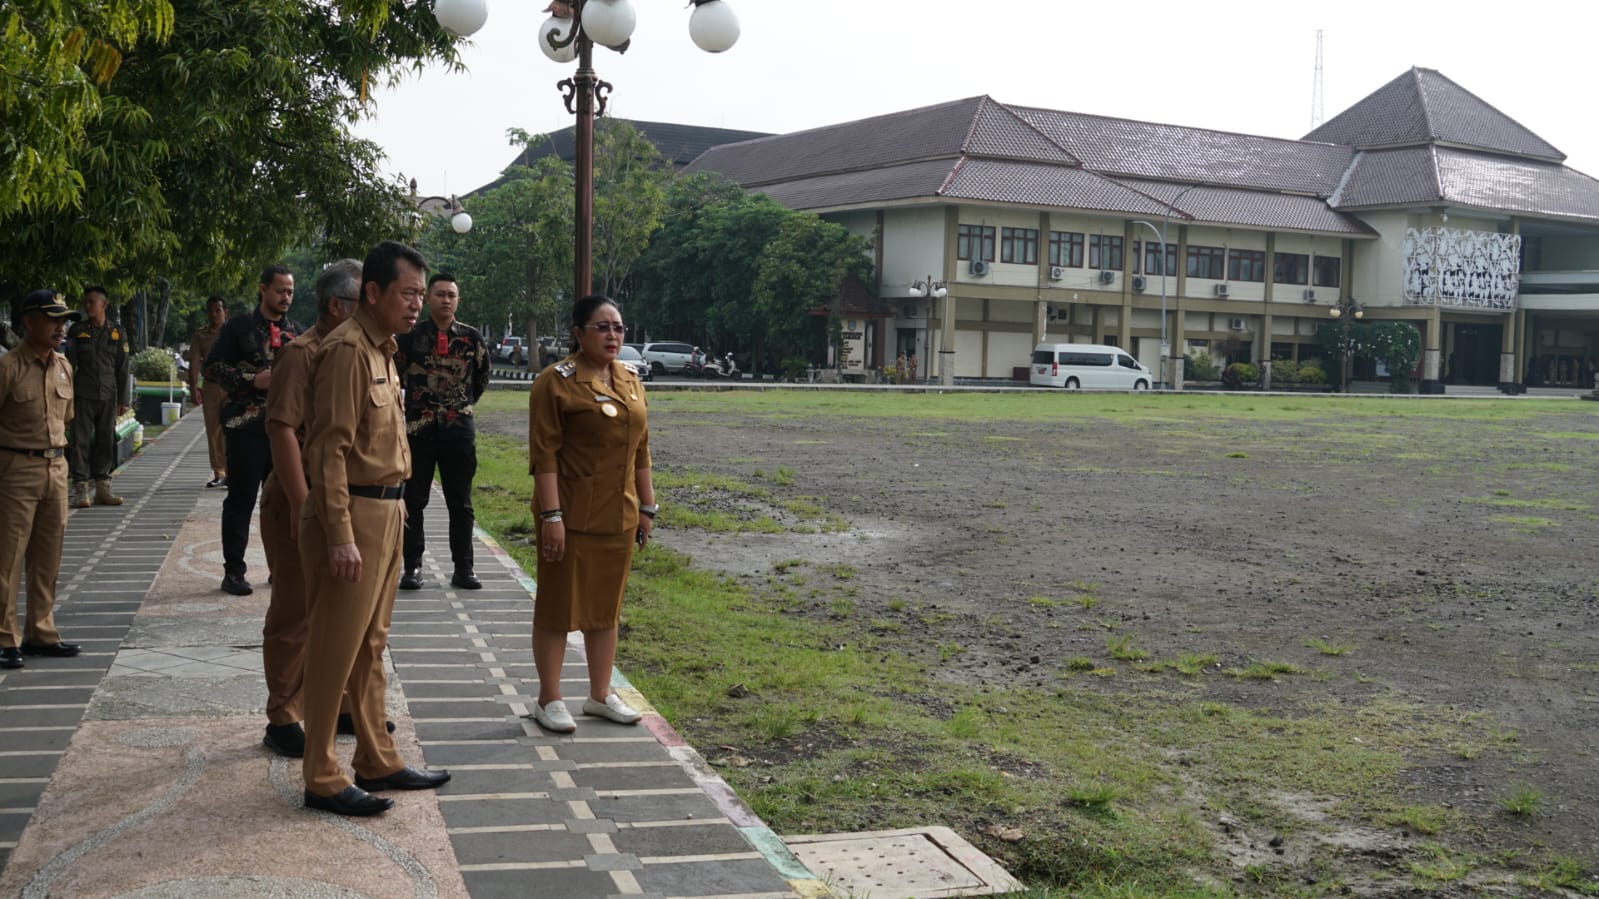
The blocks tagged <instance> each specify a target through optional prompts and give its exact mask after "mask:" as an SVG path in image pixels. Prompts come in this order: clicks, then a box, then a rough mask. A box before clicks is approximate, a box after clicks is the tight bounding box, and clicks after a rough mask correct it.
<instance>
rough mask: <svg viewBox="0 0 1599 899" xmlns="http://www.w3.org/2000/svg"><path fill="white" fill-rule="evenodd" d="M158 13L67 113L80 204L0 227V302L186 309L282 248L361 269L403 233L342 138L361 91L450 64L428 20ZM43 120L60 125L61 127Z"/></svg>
mask: <svg viewBox="0 0 1599 899" xmlns="http://www.w3.org/2000/svg"><path fill="white" fill-rule="evenodd" d="M55 5H56V6H60V7H62V8H66V7H68V6H85V7H91V6H105V5H106V4H78V5H72V4H55ZM112 5H117V4H112ZM120 5H122V6H125V7H137V6H146V5H149V4H148V0H147V2H146V3H144V4H140V3H134V2H132V0H127V2H123V3H121V4H120ZM162 5H163V6H165V7H166V8H167V9H169V10H170V13H169V14H170V16H171V27H170V29H169V31H167V32H162V31H160V30H159V29H154V28H152V29H146V30H142V31H140V32H139V33H138V34H137V36H136V39H135V40H133V41H132V42H131V44H130V45H129V46H126V47H125V48H124V49H123V51H122V53H121V56H120V60H119V63H120V64H119V65H118V67H117V69H116V71H115V76H114V77H111V78H109V79H107V80H106V81H105V82H104V83H102V84H100V85H99V86H98V87H97V89H96V97H95V103H94V104H92V105H93V106H94V109H93V111H92V113H83V116H82V119H83V120H82V133H83V137H82V139H81V140H79V141H77V142H76V143H74V144H72V145H71V146H69V147H68V148H67V149H66V151H65V165H66V167H67V169H68V170H69V172H70V175H71V178H75V179H76V180H77V183H78V184H79V185H80V186H81V187H80V189H79V190H77V192H76V193H75V194H74V195H73V196H72V197H71V199H70V200H68V201H65V202H57V203H56V204H55V205H54V206H48V207H47V206H46V205H42V204H41V203H39V202H35V203H32V204H29V205H19V206H18V207H17V208H16V209H14V210H13V211H12V212H10V213H9V214H7V213H4V212H0V224H3V225H4V227H5V229H6V233H7V234H8V235H9V236H10V238H11V239H10V240H8V242H7V244H6V245H5V247H4V249H0V272H3V273H4V275H3V278H4V283H0V292H3V293H6V294H10V295H12V296H15V295H16V294H18V293H20V292H22V291H25V290H26V289H28V288H29V287H32V286H37V285H39V284H48V285H51V286H54V287H57V288H60V289H66V290H68V291H71V292H76V291H77V290H79V289H81V287H82V286H83V285H84V284H85V283H89V282H100V283H105V284H107V285H108V286H109V287H111V289H112V291H113V293H121V294H124V295H125V294H130V293H132V292H134V291H136V290H140V289H145V288H148V287H150V286H151V285H154V284H155V283H156V282H157V281H158V280H159V279H166V280H167V281H169V282H170V283H171V285H172V287H173V295H174V296H176V297H180V298H184V299H185V300H187V301H188V302H190V303H197V302H198V300H199V298H200V297H203V296H204V295H205V294H207V293H210V292H215V291H221V292H225V293H230V294H232V295H238V294H243V293H245V292H246V291H247V290H248V286H249V284H250V283H251V281H252V280H253V278H252V277H251V276H253V275H254V274H255V272H257V271H259V269H260V268H261V266H263V265H265V264H267V263H270V262H274V261H277V260H278V258H279V257H280V256H281V254H283V253H284V252H285V250H286V249H287V248H288V247H290V246H293V245H296V244H303V245H306V246H309V247H312V248H313V249H315V250H316V251H317V252H318V253H320V254H321V255H323V256H326V257H333V256H342V255H356V256H359V255H361V253H362V252H364V250H365V248H366V247H367V246H369V245H370V244H371V243H373V242H375V241H376V240H378V239H381V238H384V237H392V236H395V235H396V234H403V233H404V231H403V228H404V222H405V217H404V210H405V209H406V206H407V202H406V194H405V191H404V189H403V187H402V185H401V184H399V182H398V180H397V179H387V178H385V177H384V176H383V175H382V174H381V172H380V170H379V164H380V161H381V158H382V157H381V152H380V151H379V149H378V148H377V147H376V146H375V145H373V144H371V143H370V142H366V141H361V140H357V139H356V138H354V137H353V136H352V135H351V134H350V130H349V126H350V124H351V123H352V122H353V121H355V120H356V119H357V118H358V117H359V116H361V115H363V114H365V112H366V111H367V109H368V108H367V105H366V94H367V92H368V90H369V89H370V87H371V86H372V85H373V83H374V81H376V80H392V79H394V78H396V77H398V76H399V75H400V74H401V73H403V72H404V71H407V70H409V69H413V68H418V67H420V66H421V65H422V64H424V63H425V62H427V61H430V60H443V61H446V62H449V63H453V62H454V60H455V54H454V44H453V39H452V38H450V37H449V36H448V35H447V34H445V33H444V32H443V31H442V30H441V29H439V28H438V26H437V24H436V23H435V22H434V20H433V17H432V10H431V8H430V7H429V6H428V5H425V4H417V5H401V4H393V5H390V4H388V3H386V2H381V0H339V2H322V0H254V2H251V3H236V2H232V0H171V2H170V3H164V4H162ZM58 18H60V17H59V16H58ZM47 118H49V119H50V120H52V121H68V116H67V115H66V113H65V112H63V111H61V110H55V111H51V112H49V113H47ZM17 171H18V169H17V168H16V167H10V166H8V167H7V169H6V171H4V172H3V173H0V178H9V177H12V176H13V175H15V174H16V172H17ZM136 336H137V337H139V338H143V337H144V336H145V335H144V334H138V335H136Z"/></svg>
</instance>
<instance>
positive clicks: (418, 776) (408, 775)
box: [355, 768, 450, 793]
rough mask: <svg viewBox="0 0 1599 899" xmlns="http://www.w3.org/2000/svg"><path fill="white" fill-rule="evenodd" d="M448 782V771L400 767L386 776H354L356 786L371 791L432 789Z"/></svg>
mask: <svg viewBox="0 0 1599 899" xmlns="http://www.w3.org/2000/svg"><path fill="white" fill-rule="evenodd" d="M449 782H450V772H448V771H418V770H416V769H415V768H401V769H400V770H398V771H396V772H394V773H393V774H390V775H389V776H388V777H373V778H366V777H362V776H361V775H359V774H357V775H356V776H355V785H356V786H358V787H360V788H361V789H363V790H367V791H370V792H373V793H377V792H382V791H383V790H432V789H436V788H438V787H442V786H444V785H445V784H447V783H449Z"/></svg>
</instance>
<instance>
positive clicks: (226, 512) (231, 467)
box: [222, 428, 272, 575]
mask: <svg viewBox="0 0 1599 899" xmlns="http://www.w3.org/2000/svg"><path fill="white" fill-rule="evenodd" d="M224 431H225V433H226V435H227V441H228V498H227V499H225V500H223V501H222V568H223V570H224V571H226V572H227V573H228V574H237V575H243V574H244V570H245V564H244V548H245V547H246V546H248V545H249V543H250V516H251V515H254V514H255V500H256V497H257V496H259V495H260V493H261V482H262V481H264V480H266V476H267V474H268V473H269V472H271V471H272V445H271V444H270V443H269V442H268V441H267V435H266V433H265V432H261V433H257V432H255V431H246V430H243V429H236V428H226V429H224Z"/></svg>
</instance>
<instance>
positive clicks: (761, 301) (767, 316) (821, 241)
mask: <svg viewBox="0 0 1599 899" xmlns="http://www.w3.org/2000/svg"><path fill="white" fill-rule="evenodd" d="M870 249H871V245H870V244H869V243H868V242H867V240H866V239H865V238H864V237H861V236H859V235H856V234H851V233H850V232H849V230H848V229H847V228H845V227H844V226H843V225H838V224H834V223H832V222H827V221H823V220H822V219H821V218H819V217H817V216H815V215H811V214H809V213H792V214H790V215H789V216H788V217H787V218H785V219H784V220H783V223H782V225H781V226H780V227H779V229H778V233H777V236H776V238H775V239H773V240H772V241H771V242H770V243H768V244H767V245H766V247H765V248H764V249H763V251H762V253H761V257H760V262H759V265H758V271H757V274H756V278H755V285H754V289H753V291H752V300H753V303H752V304H751V305H752V311H753V313H754V315H753V316H752V318H753V319H754V326H755V335H754V336H755V340H754V347H755V365H756V366H757V368H759V367H760V365H761V364H762V357H763V354H764V352H765V350H766V349H767V348H770V350H771V351H772V353H773V355H774V357H775V358H779V359H782V358H788V357H790V356H796V357H798V356H803V355H804V354H805V351H806V349H807V345H808V343H809V340H810V335H811V334H813V333H814V328H813V327H811V326H810V324H809V323H808V322H807V319H808V318H813V317H812V316H810V314H809V313H810V310H812V309H814V308H816V307H819V306H823V305H828V304H831V305H832V307H833V310H832V312H831V314H830V315H829V316H828V327H827V332H826V333H827V334H828V339H829V340H831V341H834V342H835V344H836V341H837V339H838V331H839V320H838V319H839V314H838V299H839V291H840V288H841V287H842V286H843V283H844V280H845V278H846V277H848V276H849V275H855V276H856V277H858V278H860V279H861V280H862V281H867V280H869V278H870V275H871V261H870V256H869V255H868V252H869V251H870Z"/></svg>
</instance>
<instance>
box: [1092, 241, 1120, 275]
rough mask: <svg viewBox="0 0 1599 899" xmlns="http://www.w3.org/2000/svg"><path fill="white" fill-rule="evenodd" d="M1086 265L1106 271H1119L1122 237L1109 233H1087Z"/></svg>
mask: <svg viewBox="0 0 1599 899" xmlns="http://www.w3.org/2000/svg"><path fill="white" fill-rule="evenodd" d="M1088 267H1089V268H1097V269H1100V270H1101V271H1107V272H1119V271H1121V270H1122V239H1121V238H1120V237H1116V236H1112V235H1109V234H1092V235H1089V238H1088Z"/></svg>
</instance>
